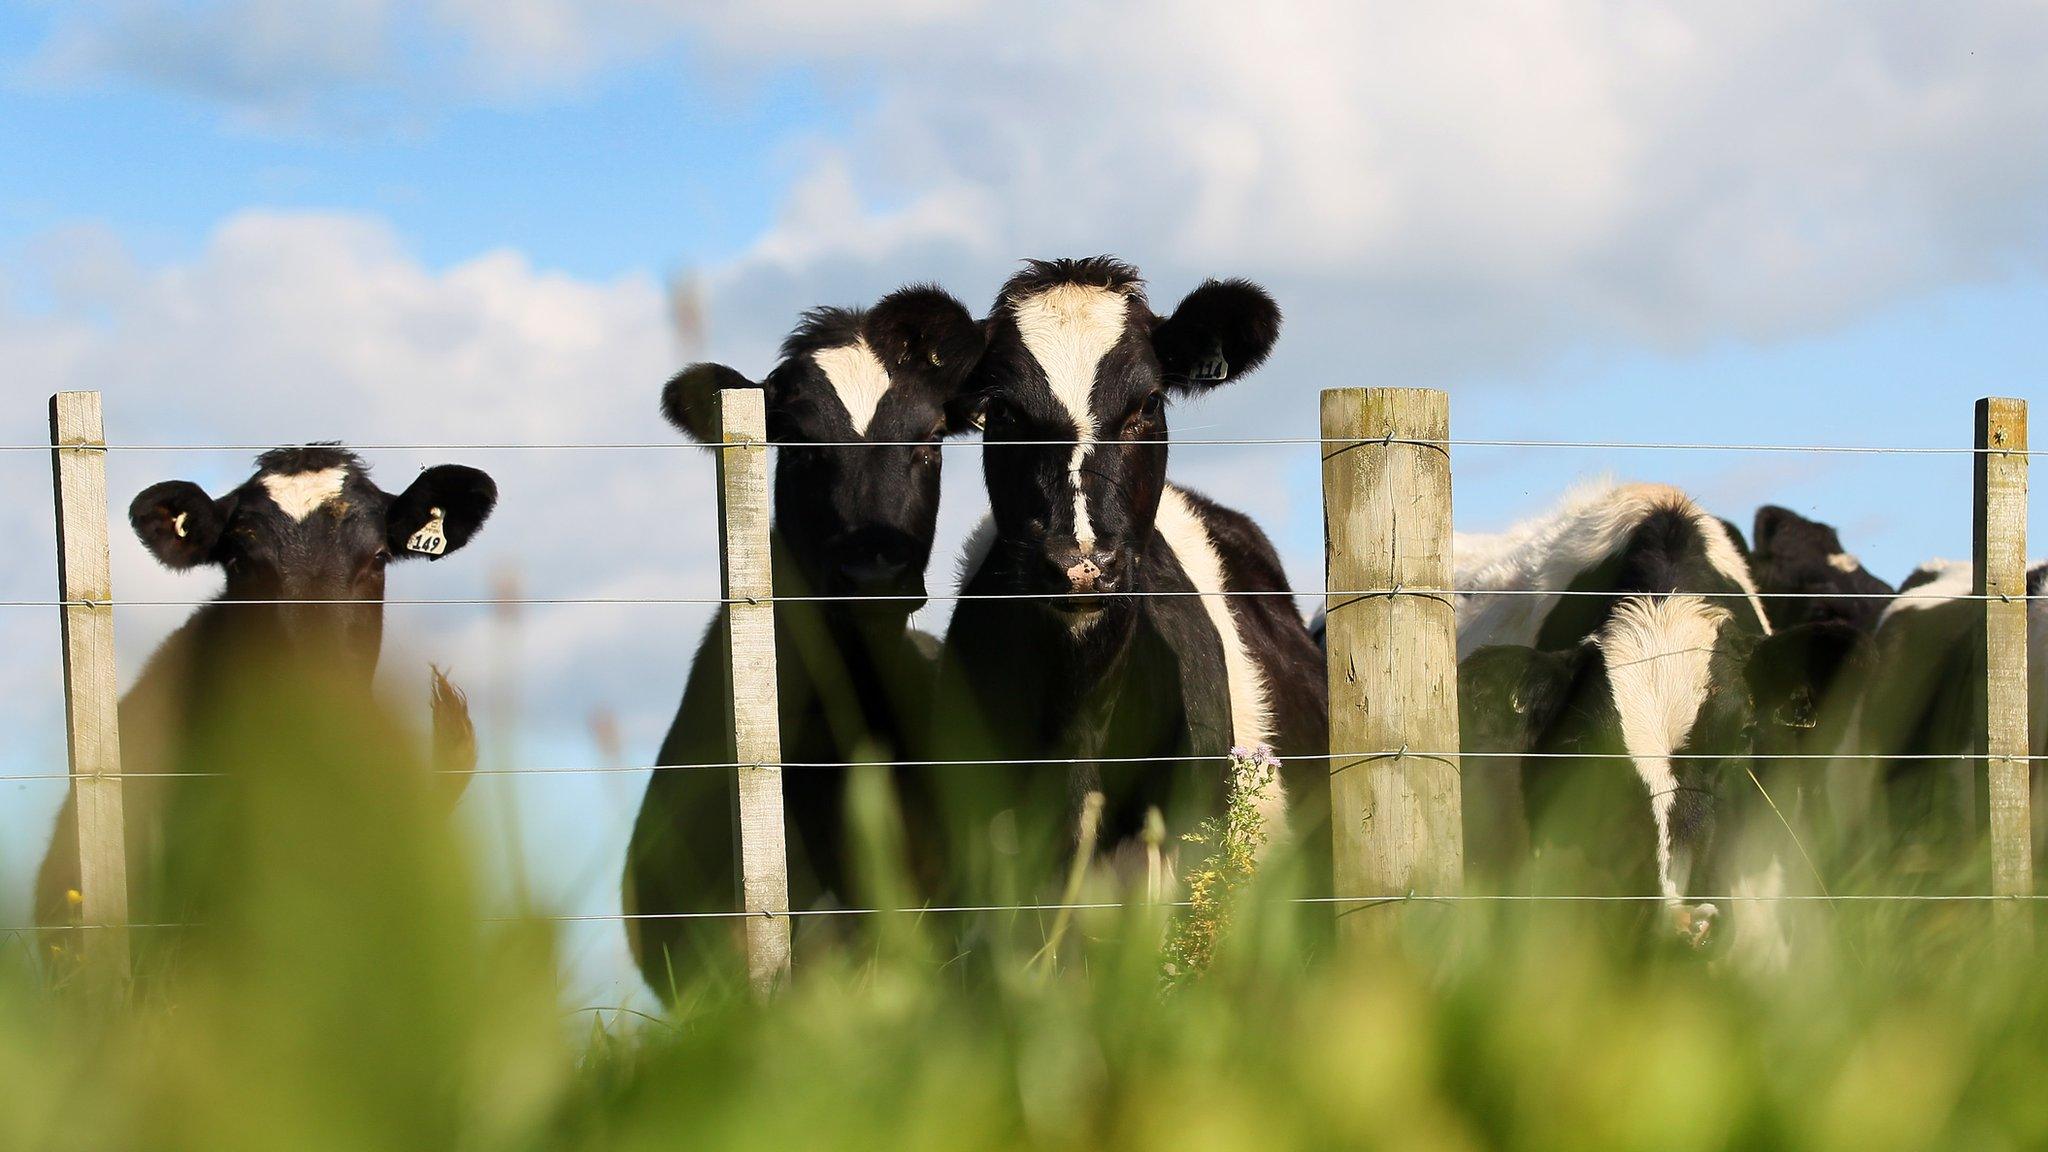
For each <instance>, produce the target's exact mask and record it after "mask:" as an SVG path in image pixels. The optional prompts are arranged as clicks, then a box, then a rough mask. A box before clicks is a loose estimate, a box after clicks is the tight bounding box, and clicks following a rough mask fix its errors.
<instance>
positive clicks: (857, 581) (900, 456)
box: [623, 287, 982, 997]
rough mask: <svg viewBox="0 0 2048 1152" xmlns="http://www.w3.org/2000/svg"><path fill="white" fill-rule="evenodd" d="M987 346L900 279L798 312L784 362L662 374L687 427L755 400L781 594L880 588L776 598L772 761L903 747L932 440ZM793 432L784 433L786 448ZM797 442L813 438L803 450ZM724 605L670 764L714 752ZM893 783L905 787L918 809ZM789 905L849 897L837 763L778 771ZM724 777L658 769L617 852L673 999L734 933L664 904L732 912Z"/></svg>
mask: <svg viewBox="0 0 2048 1152" xmlns="http://www.w3.org/2000/svg"><path fill="white" fill-rule="evenodd" d="M981 349H982V333H981V327H980V325H979V324H977V323H976V322H975V321H974V319H973V317H971V316H970V315H969V314H968V312H967V310H966V308H964V307H962V306H961V305H960V303H959V302H958V301H956V300H954V299H953V298H952V297H951V296H948V295H946V294H945V293H944V292H941V291H939V290H938V289H936V288H928V287H912V288H905V289H903V290H901V291H898V292H895V293H892V294H891V295H889V296H886V297H884V298H883V299H882V300H881V301H880V302H878V303H877V304H875V306H874V307H872V308H869V309H866V310H859V309H847V308H819V309H816V310H813V311H811V312H809V313H807V314H806V315H805V316H804V318H803V322H802V323H801V324H800V325H799V326H798V327H797V329H796V331H795V332H793V333H792V334H791V335H790V337H789V338H788V339H787V340H786V341H784V343H783V346H782V359H781V362H780V363H779V364H778V365H777V366H776V367H775V369H774V370H773V371H772V372H770V373H769V374H768V375H767V377H766V378H765V379H763V380H762V381H760V382H759V383H756V382H754V381H752V380H749V379H747V378H746V377H744V376H742V375H740V374H739V373H738V372H736V371H734V370H733V369H731V368H727V367H725V366H723V365H719V364H697V365H693V366H691V367H689V368H686V369H684V370H683V371H682V372H681V373H679V374H678V375H677V376H676V377H675V378H674V379H673V380H671V381H669V383H668V385H667V387H666V388H665V389H664V390H663V392H662V411H663V412H664V414H666V415H667V417H668V419H669V420H670V421H671V422H672V423H674V424H675V425H676V426H677V427H678V428H680V429H681V430H682V431H683V432H685V433H686V434H688V435H689V436H690V437H691V438H693V439H695V440H698V441H703V442H712V441H715V440H716V439H717V432H716V428H715V421H714V408H713V404H714V402H715V399H716V396H717V394H718V391H719V390H720V389H724V388H759V389H761V390H762V391H763V392H764V393H765V402H766V407H767V414H768V439H769V440H770V441H771V442H780V443H791V444H792V446H790V447H784V448H779V449H777V450H776V465H775V522H774V529H773V536H772V543H771V547H772V553H773V564H774V590H775V594H776V595H777V596H805V595H813V596H816V595H825V596H838V595H862V596H881V597H890V598H892V599H885V600H879V601H859V602H851V603H847V602H841V603H830V604H820V603H792V602H779V603H777V604H776V606H775V642H776V661H777V663H776V668H777V672H778V677H777V687H778V692H779V703H780V708H781V726H780V727H781V736H782V754H783V757H784V759H785V760H788V761H791V762H796V763H848V762H855V761H860V760H868V759H876V758H880V759H888V758H892V757H893V758H896V759H908V758H912V756H913V755H914V753H915V752H916V748H917V744H918V737H919V736H920V734H921V733H922V732H923V729H924V725H925V717H926V714H927V712H928V709H929V691H930V683H931V676H932V655H933V652H934V648H935V645H934V643H933V641H932V640H931V638H930V637H928V636H924V635H923V634H921V633H916V632H913V631H911V630H910V629H909V628H908V627H907V624H908V620H909V617H910V614H911V613H912V612H913V611H915V610H916V609H917V608H918V607H920V606H922V604H923V603H924V598H925V566H926V563H927V562H928V560H929V559H930V556H931V548H932V540H933V536H934V535H935V533H936V530H937V523H938V510H939V476H940V455H941V453H940V448H939V442H940V441H942V440H944V439H945V438H946V437H947V436H949V435H952V434H953V433H955V432H958V431H961V430H963V429H966V428H968V427H969V426H970V419H971V415H970V413H969V411H968V408H967V407H966V406H965V405H963V404H962V403H961V402H960V389H961V382H962V381H963V380H964V379H965V378H966V376H967V374H968V372H969V371H970V370H971V369H972V368H973V367H974V363H975V361H976V360H977V359H978V358H979V357H980V355H981ZM792 442H793V443H792ZM802 445H824V446H823V447H811V446H802ZM725 631H726V630H725V627H724V614H723V613H722V612H721V613H720V615H719V616H718V618H717V619H715V620H713V622H712V625H711V628H710V630H709V631H708V632H707V633H706V635H705V637H704V639H703V641H702V642H701V643H700V644H699V645H698V647H697V653H696V656H695V658H694V661H693V663H692V664H691V667H690V675H689V682H688V684H687V686H686V687H685V689H684V692H683V699H682V703H681V705H680V706H679V707H678V708H677V711H676V716H675V720H674V722H673V723H672V724H671V725H670V728H669V732H668V737H667V738H666V739H665V740H663V741H662V747H661V758H660V763H661V764H664V765H689V764H727V763H731V762H732V761H733V758H734V750H733V747H732V742H731V739H730V737H729V735H728V734H727V731H726V720H725V717H727V716H728V715H729V714H730V705H729V693H728V691H727V688H726V684H725V672H724V668H725V663H726V649H725V643H726V637H725ZM898 775H899V789H898V791H899V795H900V796H902V798H903V799H904V801H905V803H906V805H914V804H915V796H914V794H912V793H911V792H910V790H909V789H908V787H907V785H908V784H910V783H913V782H912V781H910V780H908V779H906V778H903V777H902V774H900V773H899V774H898ZM782 779H783V805H784V810H785V812H786V819H787V821H788V838H789V850H790V856H791V861H790V900H791V902H792V906H793V907H798V908H810V907H816V906H819V905H821V904H825V903H828V902H831V901H834V900H838V901H840V902H842V903H843V902H844V901H846V900H847V899H849V898H850V897H851V896H852V895H853V894H852V893H849V892H848V891H847V890H846V889H847V882H848V874H847V866H848V862H847V860H846V856H847V845H846V844H845V842H844V841H845V837H844V832H845V828H844V825H845V809H844V805H843V788H844V782H845V774H844V773H842V772H837V771H815V770H804V769H791V770H789V771H787V772H785V773H784V774H783V778H782ZM735 787H736V776H735V774H734V772H732V771H730V770H720V771H704V770H689V769H676V770H670V771H659V770H658V771H656V772H655V773H654V776H653V779H652V780H650V781H649V783H648V787H647V795H646V798H645V799H644V800H643V801H642V803H641V808H640V814H639V818H638V820H637V821H636V822H635V824H634V828H633V838H632V843H631V845H630V847H629V848H628V849H627V856H626V867H625V875H624V882H623V900H624V904H625V907H626V909H627V911H628V912H631V913H636V914H638V915H640V916H642V917H647V918H644V919H638V920H629V921H628V924H629V926H630V930H629V938H630V941H631V943H632V946H633V951H634V954H635V957H636V959H637V960H638V962H639V965H640V969H641V972H642V973H643V974H644V975H645V976H646V978H647V981H648V983H649V985H650V986H652V987H653V989H654V990H655V992H656V993H657V994H660V995H662V996H664V997H666V996H668V995H669V994H670V993H671V992H672V990H673V989H674V988H675V986H676V981H677V980H678V979H679V978H681V977H682V976H684V975H685V974H686V973H687V974H695V973H699V972H703V971H706V970H722V969H724V967H725V966H727V965H729V964H730V963H731V962H732V961H733V959H734V958H735V956H736V953H735V952H734V951H733V949H732V948H731V943H732V939H733V935H732V925H731V923H729V922H725V921H719V920H705V919H698V920H690V919H685V918H674V917H671V918H667V919H663V918H661V917H662V916H663V915H664V914H673V913H685V912H719V911H731V910H733V909H734V908H735V907H737V905H736V895H735V893H736V886H735V881H734V868H735V864H734V860H735V845H734V841H733V830H732V820H733V816H732V812H733V807H732V795H733V791H734V789H735Z"/></svg>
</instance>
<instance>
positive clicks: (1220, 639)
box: [935, 256, 1329, 870]
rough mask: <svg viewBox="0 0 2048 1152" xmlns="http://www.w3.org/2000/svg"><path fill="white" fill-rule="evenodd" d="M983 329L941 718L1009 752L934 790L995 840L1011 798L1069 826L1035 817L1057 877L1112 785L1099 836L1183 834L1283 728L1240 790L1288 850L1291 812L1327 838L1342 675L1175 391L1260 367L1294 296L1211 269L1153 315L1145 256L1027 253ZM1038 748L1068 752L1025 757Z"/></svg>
mask: <svg viewBox="0 0 2048 1152" xmlns="http://www.w3.org/2000/svg"><path fill="white" fill-rule="evenodd" d="M985 323H986V326H987V331H988V348H987V351H986V352H985V354H984V355H983V357H982V360H981V363H980V365H979V366H978V368H977V369H976V372H975V377H974V383H973V389H974V392H975V395H976V396H977V398H978V399H977V402H978V404H979V405H980V413H981V419H982V424H983V449H982V462H983V464H982V470H983V478H984V480H985V481H986V483H987V487H988V497H989V506H990V516H989V519H988V520H987V522H986V523H984V524H983V526H982V528H981V530H980V531H979V532H978V533H977V534H976V538H975V540H974V541H973V542H972V543H971V544H970V546H969V548H968V549H967V553H966V558H965V560H964V561H963V565H962V569H963V571H962V578H963V579H962V585H961V592H962V601H961V603H960V604H959V606H958V607H957V608H956V609H955V611H954V614H953V618H952V622H951V626H950V628H949V629H948V631H947V634H946V641H945V649H944V657H943V664H942V667H943V669H944V672H943V675H942V681H941V686H942V695H941V702H940V704H939V707H938V709H937V711H936V713H935V719H936V720H937V721H938V722H939V723H940V724H941V725H942V726H943V727H944V729H945V735H944V736H943V739H944V741H945V744H946V746H947V747H948V748H949V749H950V750H951V756H953V757H962V758H981V759H996V760H999V761H1002V762H1004V763H1006V764H1008V765H1011V766H1012V767H1011V770H1009V771H1006V772H1002V773H997V772H995V771H993V770H990V771H985V772H978V773H974V774H969V773H965V772H961V773H955V774H953V776H952V777H951V779H950V780H946V781H940V782H938V783H939V784H940V785H945V784H949V783H950V784H954V785H956V786H957V787H956V788H955V790H954V793H953V794H954V795H955V796H961V795H963V794H965V793H967V792H970V791H971V792H974V793H975V795H972V796H968V797H967V799H966V802H967V803H969V804H974V803H977V802H979V803H980V804H981V805H982V807H979V808H971V809H970V811H972V812H974V813H975V817H976V819H970V820H969V821H967V826H968V827H970V828H978V827H980V825H979V823H978V818H979V817H988V818H989V819H991V820H993V821H994V823H993V825H992V827H994V828H996V829H998V833H997V834H996V835H995V836H993V837H992V839H993V840H995V841H998V842H1000V841H1003V840H1006V839H1010V838H1012V837H1011V836H1009V835H1006V834H1004V833H1003V832H1002V831H1001V830H1002V829H1004V828H1005V827H1006V826H1007V827H1011V828H1014V827H1015V825H1014V824H1010V823H1008V822H1007V821H1005V820H1004V818H1003V816H1002V813H1003V812H1004V811H1008V812H1009V813H1011V818H1012V819H1014V817H1015V816H1017V815H1029V816H1031V817H1032V818H1033V819H1034V820H1043V819H1051V820H1055V821H1056V822H1057V824H1056V827H1054V828H1044V827H1042V826H1040V825H1038V824H1035V823H1034V825H1033V826H1032V827H1031V828H1030V830H1029V831H1028V833H1027V835H1028V836H1029V837H1030V839H1029V843H1030V844H1031V845H1032V846H1033V854H1032V855H1033V859H1034V862H1033V863H1031V864H1028V865H1027V867H1030V868H1034V869H1041V870H1042V868H1043V867H1044V866H1045V865H1046V864H1049V863H1051V862H1052V859H1053V858H1054V857H1057V856H1058V855H1060V854H1062V853H1063V852H1065V851H1066V850H1067V849H1066V848H1065V847H1064V845H1066V844H1068V843H1069V840H1068V837H1070V836H1071V835H1072V833H1073V830H1074V829H1075V828H1076V827H1077V826H1078V822H1077V821H1076V820H1074V819H1073V818H1072V817H1073V815H1074V813H1075V812H1076V811H1077V810H1078V808H1079V806H1080V805H1081V802H1082V799H1083V798H1084V797H1085V796H1087V795H1088V794H1091V793H1100V794H1101V795H1102V796H1103V798H1104V802H1103V805H1102V809H1101V817H1100V824H1099V830H1100V831H1099V836H1100V839H1099V840H1098V842H1097V843H1098V846H1099V847H1100V848H1101V849H1102V853H1103V855H1105V856H1108V857H1111V858H1112V859H1115V860H1120V861H1129V860H1131V859H1132V856H1131V855H1130V850H1131V849H1133V848H1134V847H1135V845H1136V844H1137V843H1138V840H1139V838H1140V837H1141V836H1143V835H1144V829H1145V827H1146V824H1147V821H1148V816H1149V814H1150V813H1151V812H1152V811H1154V810H1155V809H1156V810H1157V811H1158V812H1160V813H1161V814H1162V815H1163V816H1165V817H1166V823H1167V825H1168V827H1169V828H1170V829H1174V830H1178V831H1185V830H1187V829H1188V828H1189V827H1190V824H1191V821H1192V820H1194V819H1195V818H1196V817H1197V816H1198V815H1200V814H1204V813H1214V812H1215V811H1216V810H1217V807H1218V805H1219V804H1220V803H1221V802H1222V801H1223V800H1224V799H1225V798H1226V796H1227V795H1228V790H1229V789H1230V788H1232V787H1235V786H1238V785H1239V784H1241V783H1242V784H1247V785H1249V784H1250V783H1251V782H1250V781H1248V780H1247V781H1236V780H1233V779H1232V778H1231V776H1230V772H1229V771H1228V770H1227V769H1226V768H1225V763H1226V752H1227V751H1228V750H1229V749H1231V748H1232V747H1233V746H1237V747H1246V748H1250V747H1255V746H1257V745H1261V744H1265V745H1270V746H1272V747H1273V748H1274V749H1276V750H1277V752H1278V754H1279V756H1280V758H1281V761H1282V763H1283V765H1284V767H1283V768H1282V772H1281V776H1282V778H1281V779H1280V780H1277V781H1272V782H1271V783H1270V784H1267V785H1265V786H1263V787H1261V788H1259V790H1258V792H1257V795H1256V798H1254V797H1253V796H1252V794H1250V793H1247V794H1246V796H1245V798H1246V799H1248V800H1252V802H1253V803H1255V804H1256V805H1257V806H1258V807H1259V808H1260V810H1261V813H1262V815H1263V816H1264V817H1265V819H1266V822H1267V824H1268V831H1269V833H1271V834H1272V835H1274V837H1275V839H1276V842H1277V840H1278V837H1279V834H1280V833H1281V832H1282V831H1283V828H1282V825H1283V823H1287V822H1291V823H1292V824H1294V825H1295V826H1296V827H1297V828H1298V829H1309V830H1313V829H1314V828H1315V827H1316V826H1317V825H1318V823H1319V822H1321V821H1322V820H1323V818H1322V817H1321V816H1320V813H1321V812H1326V811H1327V795H1326V794H1327V783H1326V779H1327V770H1326V766H1325V764H1324V763H1323V759H1322V757H1323V755H1324V754H1325V753H1326V751H1327V740H1328V726H1329V708H1328V697H1327V685H1326V683H1325V680H1324V675H1323V671H1322V660H1321V657H1320V655H1319V654H1318V653H1317V651H1316V648H1315V643H1314V641H1313V640H1311V639H1310V637H1309V634H1308V630H1307V628H1306V627H1305V626H1304V624H1303V623H1302V619H1301V615H1300V613H1299V611H1298V610H1297V608H1296V607H1295V604H1294V602H1293V597H1292V595H1291V591H1290V589H1289V587H1288V583H1287V577H1286V574H1285V572H1284V571H1283V569H1282V567H1281V564H1280V558H1279V555H1278V553H1277V552H1276V550H1275V549H1274V547H1273V545H1272V543H1271V541H1269V540H1268V539H1267V538H1266V535H1265V533H1264V532H1262V531H1260V529H1259V527H1258V526H1257V525H1256V524H1254V523H1253V522H1252V521H1251V519H1250V518H1248V517H1246V516H1244V515H1243V514H1241V513H1238V512H1235V511H1232V510H1231V509H1228V508H1225V507H1223V506H1222V505H1220V504H1217V503H1215V502H1214V501H1211V500H1209V499H1207V498H1205V497H1203V496H1201V495H1198V494H1196V493H1194V492H1192V491H1189V490H1188V489H1185V488H1181V487H1179V486H1176V485H1174V484H1171V483H1169V482H1168V481H1167V475H1166V472H1167V445H1168V438H1167V411H1168V407H1169V401H1170V400H1172V399H1174V398H1178V397H1187V396H1193V395H1198V394H1200V393H1202V392H1205V391H1207V390H1208V389H1211V388H1214V387H1217V386H1218V385H1221V384H1225V383H1228V382H1230V381H1234V380H1237V379H1238V378H1240V377H1242V376H1245V375H1247V374H1249V373H1250V372H1252V371H1253V370H1254V369H1256V368H1257V367H1258V366H1259V365H1260V363H1261V362H1263V361H1264V360H1265V359H1266V356H1267V354H1268V353H1269V352H1270V351H1271V350H1272V348H1273V345H1274V342H1275V341H1276V340H1277V338H1278V336H1279V329H1280V311H1279V308H1278V306H1277V305H1275V303H1274V302H1273V300H1272V298H1271V297H1270V296H1269V295H1267V293H1266V292H1265V291H1264V290H1263V289H1261V288H1259V287H1258V286H1256V285H1254V284H1251V283H1249V282H1247V281H1243V280H1210V281H1208V282H1206V283H1204V284H1203V285H1202V286H1200V287H1198V288H1196V289H1195V290H1194V291H1193V292H1191V293H1189V294H1188V296H1187V297H1186V298H1185V299H1183V300H1182V301H1181V303H1180V305H1179V306H1178V307H1176V308H1175V309H1174V311H1173V312H1172V314H1171V315H1168V316H1159V315H1156V314H1154V313H1153V311H1152V309H1151V307H1150V305H1149V304H1148V303H1147V300H1146V295H1145V290H1144V285H1143V282H1142V281H1141V280H1140V278H1139V276H1138V273H1137V271H1136V270H1135V269H1134V268H1132V267H1131V266H1129V265H1127V264H1124V263H1122V262H1120V261H1118V260H1115V259H1113V258H1111V257H1107V256H1100V257H1091V258H1087V259H1062V260H1034V261H1030V262H1028V263H1027V264H1026V265H1025V267H1024V268H1023V270H1022V271H1020V272H1018V273H1017V274H1016V275H1014V276H1012V277H1011V278H1010V280H1009V281H1008V282H1007V283H1005V284H1004V285H1003V287H1002V289H1001V291H1000V293H999V294H998V296H997V298H996V302H995V306H994V308H993V309H992V311H991V313H990V315H989V317H988V318H987V320H986V321H985ZM1297 756H1299V757H1305V758H1310V757H1312V758H1310V759H1303V760H1300V761H1296V760H1294V759H1292V758H1293V757H1297ZM1132 758H1140V759H1141V760H1142V759H1149V758H1158V759H1161V760H1170V761H1171V762H1170V763H1158V762H1136V763H1133V762H1128V761H1130V760H1131V759H1132ZM1038 760H1055V761H1072V764H1071V767H1070V768H1069V769H1066V770H1062V769H1061V768H1059V767H1058V766H1057V765H1044V764H1040V765H1033V764H1024V763H1019V762H1020V761H1038ZM1119 761H1126V762H1122V763H1120V762H1119ZM1062 793H1064V796H1062ZM1289 805H1292V806H1293V807H1294V809H1295V811H1293V812H1292V813H1289V812H1288V811H1287V808H1288V806H1289ZM1055 814H1057V815H1055ZM1155 843H1156V841H1155ZM998 850H999V851H1000V850H1001V849H1000V845H999V846H998Z"/></svg>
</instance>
